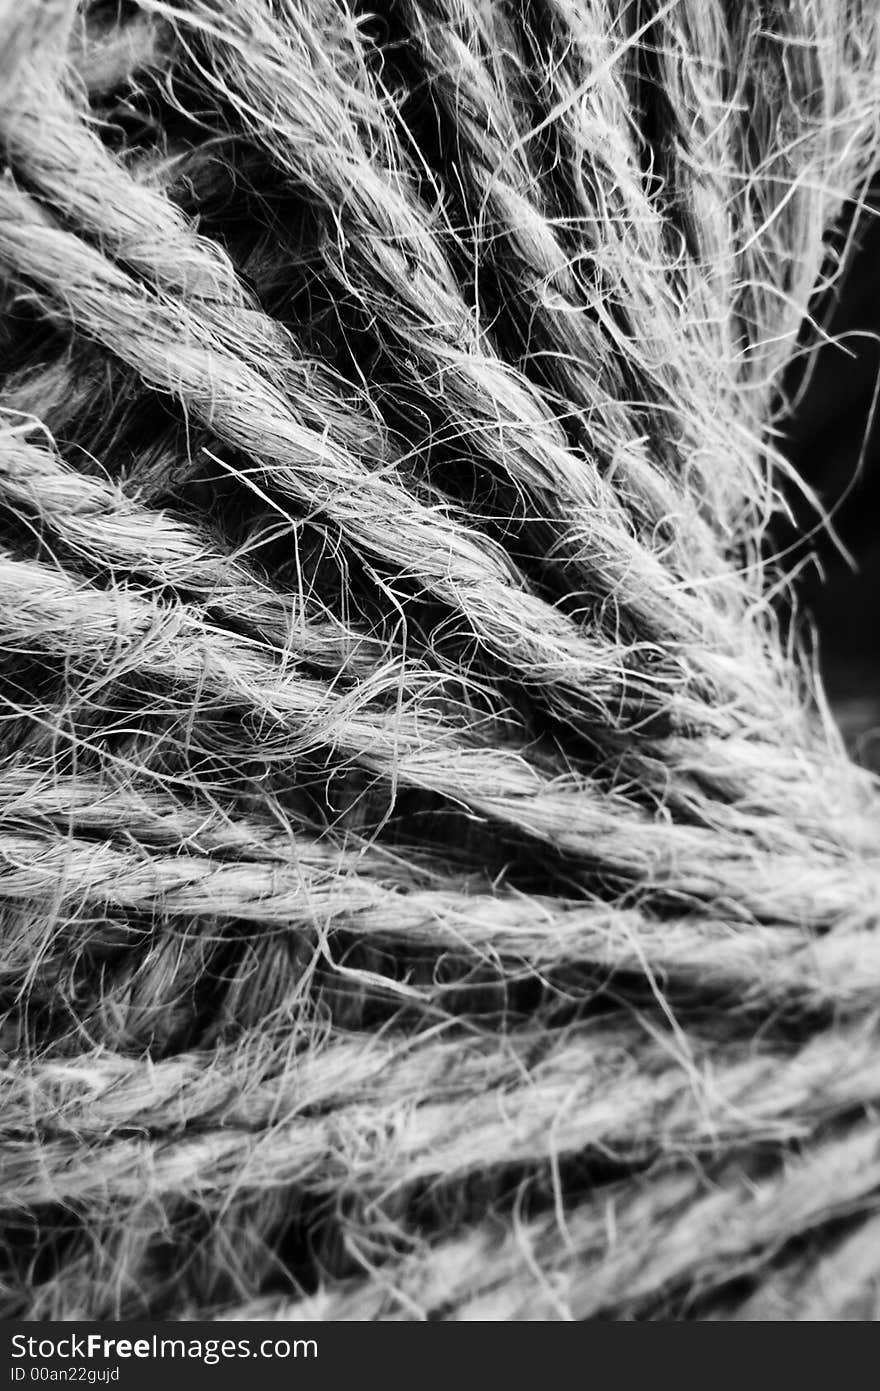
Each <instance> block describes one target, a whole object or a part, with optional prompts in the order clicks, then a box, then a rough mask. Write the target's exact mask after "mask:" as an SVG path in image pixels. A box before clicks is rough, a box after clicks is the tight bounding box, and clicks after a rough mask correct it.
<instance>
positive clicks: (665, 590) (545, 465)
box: [205, 5, 717, 668]
mask: <svg viewBox="0 0 880 1391" xmlns="http://www.w3.org/2000/svg"><path fill="white" fill-rule="evenodd" d="M215 8H216V9H218V10H219V12H220V16H219V19H218V20H214V15H213V10H214V9H215ZM205 9H206V12H207V16H208V17H207V19H206V21H205V32H206V34H207V39H208V42H209V44H212V45H214V44H219V49H218V52H217V62H218V78H217V80H218V82H219V84H220V86H221V90H222V91H223V92H224V94H231V96H232V99H233V100H238V106H239V109H240V111H241V115H242V118H243V119H244V120H245V121H246V122H248V123H249V124H250V125H251V126H252V127H253V128H254V130H255V133H256V134H257V136H258V137H259V138H260V139H262V140H263V141H264V142H265V143H266V144H267V145H268V146H269V148H270V149H271V151H272V152H273V153H274V154H275V156H276V158H277V159H278V162H279V166H280V168H281V169H282V170H284V171H288V172H289V173H290V175H291V176H292V177H293V178H294V179H295V180H296V182H297V184H298V185H300V186H304V187H306V188H308V189H309V190H310V191H312V192H313V193H314V195H316V196H317V197H318V198H320V199H321V200H322V201H323V202H325V203H327V204H329V210H330V213H331V216H332V217H333V218H335V217H336V216H337V210H341V211H340V215H341V216H342V217H344V219H345V220H344V223H343V226H342V235H343V236H344V237H345V245H346V254H345V260H344V263H343V265H342V266H341V267H340V268H339V271H338V276H339V279H340V282H341V283H342V284H343V285H344V287H345V288H346V289H348V290H350V289H351V288H352V287H353V288H354V289H355V290H356V291H357V293H358V295H359V296H360V297H362V298H363V300H364V302H365V304H366V306H367V308H368V309H369V310H370V311H371V313H372V314H373V315H376V314H380V313H381V312H382V310H383V306H387V305H388V303H389V302H390V303H391V304H393V306H394V319H393V323H392V325H391V326H390V328H389V335H394V336H397V337H400V336H404V337H405V343H406V348H407V350H408V352H409V354H412V355H414V359H415V361H416V362H417V363H418V364H419V376H420V379H421V380H424V379H425V377H426V376H427V378H428V379H429V380H435V379H436V381H437V383H438V384H439V385H440V386H441V387H442V391H443V397H444V402H445V403H447V405H446V408H447V409H448V410H452V411H454V412H455V414H456V416H458V417H459V418H460V419H462V420H463V421H465V422H466V425H467V430H468V441H469V443H470V444H471V446H472V447H474V446H475V447H476V448H478V449H480V451H481V453H482V454H483V455H484V457H485V458H486V461H487V464H488V466H489V467H490V468H491V469H493V470H494V471H498V470H499V469H502V470H503V471H504V472H505V473H506V474H508V475H509V476H510V478H511V480H512V481H513V483H514V485H515V487H516V488H517V490H519V489H522V490H523V492H524V495H525V497H526V499H527V500H528V499H529V498H534V500H535V501H534V504H532V505H533V506H534V508H535V510H536V512H537V514H538V516H540V517H541V518H542V519H544V520H546V521H547V522H550V523H551V524H552V525H553V527H554V530H555V531H556V532H557V533H558V542H557V544H556V546H555V549H554V555H555V556H556V557H557V559H558V561H559V563H562V557H563V554H568V555H570V557H571V562H572V566H573V580H574V581H575V582H577V581H578V580H580V582H581V583H583V585H584V587H585V588H586V590H587V592H588V593H589V592H591V590H592V589H593V588H594V587H595V586H596V585H597V584H598V585H599V586H601V590H602V591H603V592H608V591H609V590H610V591H611V592H613V593H614V595H615V604H616V606H617V607H618V608H619V609H620V611H621V612H622V613H626V612H628V611H632V614H633V616H634V618H635V619H636V621H637V622H638V623H639V625H640V626H641V627H643V628H644V630H645V632H646V636H649V637H650V636H652V635H654V634H657V636H658V637H659V638H660V639H661V640H662V639H663V638H667V639H668V638H672V637H675V638H678V639H679V640H682V639H683V637H684V636H686V635H687V632H688V628H692V626H693V624H694V622H695V621H697V622H698V621H699V620H698V618H696V620H695V619H689V617H688V608H689V605H688V604H687V600H686V594H685V591H684V590H683V588H682V586H680V585H677V584H675V583H673V584H670V583H669V580H668V578H667V577H666V575H665V574H664V570H663V568H662V567H661V566H660V565H658V564H656V563H655V562H653V555H652V552H651V551H650V550H649V549H648V548H646V547H645V546H640V547H636V546H635V545H634V542H633V539H632V537H631V534H630V533H631V523H629V524H628V525H625V526H624V527H622V528H621V534H618V535H616V536H615V537H614V539H613V540H611V538H610V536H608V534H607V533H606V534H603V530H602V526H601V525H597V514H598V513H601V514H603V515H604V516H608V518H609V520H610V519H611V518H613V517H616V516H619V515H620V510H619V507H618V505H617V502H616V499H615V496H614V492H613V489H612V488H611V487H610V486H609V485H608V483H607V482H606V481H605V480H603V478H602V477H601V475H600V474H599V472H598V471H597V470H596V468H595V467H594V466H589V465H587V461H585V460H583V459H582V458H580V457H578V455H576V454H573V453H572V452H571V451H569V450H568V449H567V448H566V442H565V437H564V434H563V432H562V430H561V429H560V427H559V426H558V425H557V424H556V423H555V421H554V419H553V416H552V415H551V414H550V413H549V412H548V411H547V409H546V407H543V402H542V399H541V397H540V396H539V395H538V394H537V393H535V392H534V391H533V390H532V389H531V388H530V386H529V384H528V383H527V382H526V381H525V379H524V378H522V376H521V375H520V374H517V373H514V372H511V370H510V368H509V367H508V366H507V365H506V364H504V363H502V362H501V361H500V360H499V359H498V358H497V356H495V354H493V353H492V352H491V350H490V348H489V345H488V344H487V343H485V342H484V341H483V340H482V338H481V337H480V335H479V332H478V329H476V328H475V326H474V322H473V316H472V314H471V313H470V312H469V310H468V308H467V306H466V304H465V303H464V301H463V299H462V297H461V295H460V294H459V293H458V292H457V291H456V288H455V281H454V276H453V273H452V271H451V269H450V267H449V265H448V262H447V260H446V257H445V256H444V253H443V249H442V246H441V244H440V242H439V241H438V239H437V237H436V236H434V235H433V234H432V230H431V228H430V226H429V225H427V222H426V219H425V217H424V215H423V214H422V212H421V211H420V208H419V206H418V203H417V202H416V200H415V199H414V197H413V196H412V195H411V194H409V192H408V190H407V183H406V180H405V177H402V171H398V170H397V169H395V168H393V167H392V168H389V169H388V171H387V173H386V171H385V170H384V169H383V167H382V165H381V163H380V162H379V161H378V160H377V159H376V158H375V154H374V152H373V151H372V150H371V149H369V148H367V147H365V146H364V145H363V144H362V143H361V140H360V138H359V135H358V132H357V129H356V126H355V122H354V120H353V118H352V116H351V114H350V111H349V100H348V98H349V89H348V88H346V87H345V86H343V85H342V84H341V83H340V80H339V79H340V76H341V75H344V72H345V69H344V68H343V65H342V64H341V63H338V64H336V65H335V66H334V68H333V70H332V72H329V73H325V72H323V71H321V68H323V67H324V65H323V64H321V68H316V67H315V66H314V56H313V55H314V53H315V51H316V48H317V43H316V39H315V35H316V34H317V33H319V32H321V17H322V12H321V7H320V6H315V7H314V10H313V11H311V10H310V9H309V7H305V6H303V7H297V8H296V9H295V10H291V12H290V14H289V15H288V16H287V25H286V27H285V28H284V29H282V28H281V26H280V25H279V24H278V23H277V21H276V22H275V23H274V24H273V21H272V17H271V12H270V11H269V9H268V7H267V6H264V5H259V6H253V7H249V10H248V13H247V16H246V23H244V24H243V23H242V14H241V12H240V11H237V10H232V11H231V12H229V13H228V14H226V13H225V11H226V10H227V9H228V7H225V6H223V5H220V6H218V7H211V6H209V7H205ZM282 62H283V66H284V71H285V73H286V74H287V82H286V83H285V84H284V85H282V86H281V87H279V84H278V83H277V82H276V81H274V80H273V74H277V71H278V68H279V66H280V65H281V63H282ZM319 74H320V75H319ZM328 79H329V81H328ZM319 84H320V98H319V96H318V87H319ZM242 87H244V88H245V90H246V97H243V98H241V99H237V97H236V94H237V92H238V91H239V90H240V88H242ZM340 87H341V90H338V89H340ZM286 93H289V94H290V100H289V102H288V105H287V107H285V105H284V102H285V94H286ZM355 100H356V98H354V99H352V100H351V103H350V104H351V106H352V107H354V108H355V110H356V109H357V107H356V106H355ZM373 110H375V111H381V107H380V106H379V104H378V103H377V104H375V106H374V107H373ZM304 118H305V120H306V122H307V124H306V125H304V124H303V121H304ZM331 131H332V132H333V135H334V137H335V139H336V140H338V139H339V138H340V136H342V137H343V138H344V141H345V146H346V154H347V158H346V159H345V160H344V161H342V162H337V161H331V160H329V159H328V158H327V157H326V153H325V152H327V151H328V150H329V149H330V148H331V143H330V132H331ZM375 139H376V143H377V145H378V147H379V152H380V154H384V153H385V152H387V151H389V150H393V148H394V146H393V143H392V137H391V133H390V132H389V133H388V134H387V135H384V138H383V137H382V136H377V137H375ZM402 296H405V305H404V306H402V305H401V297H402ZM401 309H403V312H402V313H401ZM386 312H387V311H386ZM392 342H393V337H392ZM592 356H593V358H594V359H595V358H596V357H597V354H596V353H595V351H594V352H593V354H592ZM410 361H412V358H411V357H409V356H407V355H406V354H404V355H403V360H402V362H401V367H402V369H403V370H404V371H405V370H406V365H407V363H408V362H410ZM411 372H412V368H410V373H411ZM583 405H584V406H585V407H586V408H587V409H588V408H589V402H586V403H583ZM499 432H501V441H502V444H503V447H502V449H501V450H500V451H499V450H498V449H497V448H496V447H495V441H496V439H497V438H498V435H499ZM526 506H527V508H528V507H529V504H528V502H527V504H526ZM559 542H561V543H562V544H561V545H560V544H559ZM636 553H638V557H639V558H638V559H636ZM646 556H651V561H652V574H651V577H650V579H649V577H648V571H647V567H646V566H645V558H646ZM618 557H619V558H620V560H621V561H622V562H623V566H622V568H616V561H617V558H618ZM642 577H644V579H643V581H642ZM642 582H643V583H644V588H641V584H642ZM649 593H662V594H664V595H666V596H667V601H668V608H667V609H666V612H665V614H664V618H663V620H662V623H663V625H664V626H663V627H662V628H661V629H660V630H659V633H658V630H657V621H658V615H657V613H656V612H653V613H650V614H649V612H648V609H649V608H650V609H652V610H653V609H654V605H653V604H646V603H645V598H646V596H647V595H648V594H649ZM664 607H665V606H664ZM682 610H683V613H682V618H681V619H679V617H678V615H679V613H680V612H681V611H682ZM667 624H669V626H668V627H666V626H665V625H667ZM716 631H717V624H716ZM697 646H699V645H697ZM706 655H707V654H706V652H705V651H703V652H700V653H697V652H696V651H695V653H694V658H693V660H694V661H695V663H696V664H697V667H698V668H699V666H700V665H702V663H703V662H705V660H706Z"/></svg>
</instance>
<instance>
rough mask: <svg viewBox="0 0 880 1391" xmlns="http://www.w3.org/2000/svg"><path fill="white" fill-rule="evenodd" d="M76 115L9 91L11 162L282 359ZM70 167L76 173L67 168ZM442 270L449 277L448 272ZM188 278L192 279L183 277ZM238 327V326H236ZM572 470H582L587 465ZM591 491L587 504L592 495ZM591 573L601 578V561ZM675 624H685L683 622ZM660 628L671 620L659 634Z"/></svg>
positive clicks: (254, 352) (233, 346) (264, 326)
mask: <svg viewBox="0 0 880 1391" xmlns="http://www.w3.org/2000/svg"><path fill="white" fill-rule="evenodd" d="M15 95H17V94H15ZM75 115H76V113H75V111H74V110H73V109H72V108H71V107H70V106H68V105H66V104H65V103H64V102H63V101H62V100H60V99H59V102H58V109H57V111H54V112H53V111H52V109H51V106H50V105H49V104H47V102H46V101H45V99H44V100H43V101H41V102H40V105H39V108H38V110H36V111H33V112H29V111H28V110H27V108H26V107H25V108H23V107H22V106H21V104H20V102H19V101H16V102H15V104H14V105H11V106H10V108H9V109H7V111H6V113H5V122H4V124H5V127H6V135H7V142H8V147H9V151H10V155H11V158H12V160H13V162H14V163H15V164H20V165H21V166H22V167H23V168H24V169H25V170H26V171H27V175H28V178H29V179H31V180H34V181H35V182H37V183H38V184H39V186H40V187H41V188H42V189H43V190H45V191H46V192H47V193H49V194H50V195H51V196H52V198H53V200H54V201H56V203H57V205H58V206H59V207H60V208H63V210H64V211H65V212H66V213H67V214H68V215H72V216H75V217H76V218H77V219H78V220H79V221H80V222H82V223H83V224H85V226H87V227H89V228H90V229H94V230H96V231H98V232H99V233H100V235H101V237H102V241H103V242H105V243H106V242H107V241H108V240H110V241H111V242H112V243H113V244H114V249H115V250H116V252H117V254H118V255H119V256H120V258H121V259H122V260H124V261H125V262H127V263H129V264H133V265H136V266H137V267H138V268H139V269H143V270H144V272H145V273H146V274H147V276H148V277H149V279H150V280H151V281H153V280H155V282H156V284H157V286H158V287H159V288H160V289H161V290H162V291H164V292H165V293H173V292H175V291H181V292H183V293H185V294H187V295H189V296H193V297H194V298H195V300H196V304H197V307H198V311H199V314H200V315H201V316H204V315H205V305H204V303H203V301H204V299H205V298H207V299H208V308H209V309H210V307H211V306H210V300H211V298H212V293H213V295H214V296H216V297H217V298H220V299H221V302H223V304H224V308H225V310H226V313H225V315H224V316H223V318H222V320H221V321H220V322H218V323H217V324H215V325H214V331H215V333H216V334H217V335H218V336H219V335H222V337H223V340H224V342H225V343H226V345H227V346H228V347H229V349H230V350H231V351H232V352H234V353H235V354H236V356H237V357H239V358H246V359H247V360H250V361H252V362H254V363H255V364H258V365H259V370H260V371H261V372H263V373H264V372H266V370H267V369H271V368H272V367H273V360H276V359H278V357H279V356H282V357H284V358H285V359H286V358H287V357H288V356H289V353H288V354H285V345H284V343H283V339H282V337H281V336H280V335H279V333H278V330H277V326H276V325H274V324H272V323H271V321H266V319H265V317H264V316H261V315H259V314H258V313H257V312H256V311H253V310H251V311H250V312H248V311H247V303H246V297H245V296H244V293H243V291H242V290H241V287H240V286H239V285H238V283H237V281H236V277H235V275H234V272H233V271H232V269H231V267H228V266H226V265H224V264H223V262H222V260H220V259H219V258H218V257H217V256H216V254H212V253H211V251H210V249H209V248H207V247H206V245H205V242H204V239H193V238H192V236H191V234H190V231H189V229H188V228H187V227H186V226H185V224H184V223H183V222H182V219H181V218H180V215H179V214H177V215H173V214H171V212H170V209H169V207H168V204H167V202H166V200H164V199H161V198H158V197H156V196H155V195H154V194H153V193H152V192H151V190H149V189H146V188H144V187H142V186H138V185H137V184H134V185H132V181H131V180H130V179H128V178H125V177H124V176H123V175H122V171H120V170H118V169H117V168H116V167H114V166H113V164H112V163H111V162H110V161H109V160H108V158H107V155H106V153H105V152H104V151H103V149H102V148H101V146H100V144H99V143H98V142H97V141H96V140H94V139H91V140H90V139H89V138H88V135H87V132H86V131H85V129H84V128H83V127H82V126H81V124H80V123H79V122H78V121H77V120H76V119H75ZM76 134H79V136H80V138H79V140H78V142H77V144H76V146H75V148H74V150H71V148H70V147H71V143H72V141H73V139H74V138H75V136H76ZM72 162H73V169H72V168H71V164H72ZM74 171H75V174H76V177H73V174H74ZM96 186H98V187H100V188H101V189H102V197H101V200H100V201H97V200H95V199H94V196H93V195H90V190H92V189H94V188H95V187H96ZM109 190H112V192H113V193H115V194H116V195H117V197H116V200H115V201H112V200H111V199H108V198H107V191H109ZM445 278H446V279H449V275H448V273H447V275H446V277H445ZM189 281H192V282H193V283H192V285H190V284H189V283H188V282H189ZM202 286H204V287H205V288H204V290H202V289H201V287H202ZM214 287H216V289H215V288H214ZM193 292H195V293H194V294H193ZM233 305H234V306H235V307H236V308H237V309H239V310H242V309H244V310H245V312H244V313H241V312H239V313H238V314H237V315H236V316H235V317H234V318H233V317H232V315H231V314H230V313H229V310H230V309H231V308H232V306H233ZM233 328H237V329H238V331H239V334H240V335H241V336H240V337H238V336H235V337H231V336H230V329H233ZM245 328H246V329H247V333H246V335H245V333H244V332H242V330H243V329H245ZM291 367H292V364H289V363H288V362H287V361H286V360H285V361H284V363H283V368H282V367H279V369H278V372H279V377H281V376H282V375H284V374H288V375H289V372H290V370H291ZM307 370H308V374H309V378H310V386H312V385H315V384H316V383H317V382H320V381H321V378H322V374H321V372H320V369H319V368H318V366H317V365H314V364H309V365H308V368H307ZM329 394H330V393H329V390H328V395H329ZM328 404H329V402H326V401H325V400H323V399H322V401H321V404H320V406H319V408H318V409H316V410H315V412H314V416H315V419H320V418H321V417H322V413H323V416H324V418H325V419H326V413H327V408H328ZM579 472H580V473H582V474H584V475H585V476H586V477H588V476H589V474H588V472H587V471H586V470H583V469H581V470H579ZM591 501H592V506H593V508H594V510H595V509H596V503H597V502H599V501H600V499H598V498H595V499H592V500H591ZM604 510H607V509H599V511H598V515H597V516H596V515H594V516H593V517H592V522H591V530H593V531H595V529H596V527H597V525H599V524H601V521H600V519H601V518H602V516H603V512H604ZM598 541H599V545H600V547H601V548H602V550H603V552H604V551H605V550H607V549H608V547H607V545H604V546H603V544H602V538H601V536H600V537H599V538H598ZM628 544H629V543H628V541H627V536H626V534H624V535H622V536H621V537H618V538H617V539H616V544H615V547H614V548H611V550H610V554H614V552H615V551H617V552H620V551H621V548H622V547H624V546H627V545H628ZM631 549H632V548H631V546H630V550H631ZM625 558H626V559H627V560H629V561H631V563H633V564H634V563H635V562H636V560H637V561H638V563H639V564H640V566H641V568H642V570H643V571H644V570H645V568H646V557H645V555H644V553H643V552H641V551H640V552H638V553H637V555H632V556H630V555H629V554H627V555H626V556H625ZM595 578H596V579H597V580H598V581H599V582H600V583H601V582H602V575H601V571H599V573H598V575H597V576H596V577H595ZM628 578H629V577H628V576H626V577H622V576H621V575H620V574H616V575H615V576H614V577H613V581H612V584H611V586H610V587H611V588H613V589H614V592H615V595H616V599H617V602H618V604H620V605H625V604H626V602H627V588H626V585H625V583H624V580H625V581H626V582H627V583H628ZM643 582H644V584H645V585H646V586H649V587H659V586H662V585H663V576H662V573H661V572H660V571H659V569H656V568H655V569H653V570H651V571H647V572H646V573H645V574H644V581H643ZM664 592H666V591H665V590H664ZM668 597H669V600H670V603H671V604H673V605H677V604H678V603H679V600H680V597H681V596H680V591H679V590H678V589H669V590H668ZM649 612H650V620H649V619H648V618H647V616H646V614H642V613H640V614H639V617H640V619H641V620H642V621H643V622H646V623H647V622H648V621H650V622H653V621H655V620H656V617H657V613H656V608H655V606H654V605H651V607H650V611H649ZM673 612H674V609H669V610H667V611H666V612H665V613H664V617H663V622H664V624H667V623H670V622H671V621H672V616H673ZM682 631H683V632H684V633H686V632H687V627H686V626H685V627H684V628H683V630H682ZM649 633H650V629H649ZM669 635H670V630H665V631H664V632H663V634H662V636H667V637H668V636H669Z"/></svg>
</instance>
